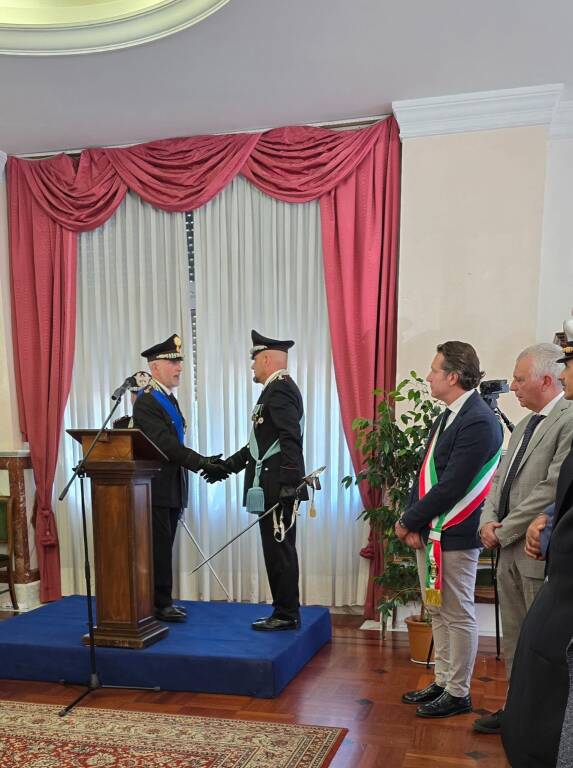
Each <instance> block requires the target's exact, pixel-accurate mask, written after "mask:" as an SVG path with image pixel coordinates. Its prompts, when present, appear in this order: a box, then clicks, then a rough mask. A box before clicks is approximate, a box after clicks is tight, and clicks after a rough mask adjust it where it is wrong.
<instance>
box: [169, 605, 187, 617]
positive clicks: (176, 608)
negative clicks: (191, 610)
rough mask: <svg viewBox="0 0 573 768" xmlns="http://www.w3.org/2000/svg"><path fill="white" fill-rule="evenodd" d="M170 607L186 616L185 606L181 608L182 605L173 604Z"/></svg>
mask: <svg viewBox="0 0 573 768" xmlns="http://www.w3.org/2000/svg"><path fill="white" fill-rule="evenodd" d="M172 607H173V608H175V610H177V611H179V612H180V613H182V614H183V615H184V616H187V608H185V606H183V605H175V603H174V604H173V606H172Z"/></svg>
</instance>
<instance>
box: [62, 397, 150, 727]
mask: <svg viewBox="0 0 573 768" xmlns="http://www.w3.org/2000/svg"><path fill="white" fill-rule="evenodd" d="M120 389H121V388H120ZM119 392H120V390H119V389H118V390H116V392H114V395H113V399H114V400H115V403H114V406H113V408H112V409H111V411H110V412H109V414H108V416H107V418H106V419H105V421H104V423H103V424H102V426H101V428H100V430H99V432H98V433H97V434H96V436H95V437H94V439H93V441H92V443H91V445H90V447H89V448H88V450H87V451H86V453H85V456H84V457H83V458H82V459H81V460H80V461H79V462H78V463H77V465H76V466H75V467H74V471H73V473H72V476H71V478H70V480H69V482H68V484H67V485H66V487H65V488H64V490H63V491H62V492H61V493H60V495H59V496H58V501H63V500H64V499H65V498H66V496H67V494H68V491H69V490H70V487H71V485H72V483H73V482H74V480H75V479H76V477H79V479H80V499H81V511H82V534H83V542H84V578H85V582H86V604H87V614H88V636H89V649H90V678H89V683H88V684H87V688H86V690H85V691H83V692H82V693H80V695H79V696H77V697H76V698H75V699H74V700H73V701H72V703H71V704H68V705H67V706H65V707H64V708H63V709H61V710H60V711H59V712H58V715H59V716H60V717H65V715H67V714H68V712H71V710H72V709H73V708H74V707H75V706H77V705H78V704H79V703H80V701H82V700H83V699H85V697H86V696H89V694H90V693H93V692H94V691H97V690H98V689H100V688H118V689H123V690H134V691H159V690H161V689H160V688H159V686H158V685H156V686H153V687H151V688H149V687H143V686H141V687H140V686H133V685H103V684H102V683H101V682H100V679H99V676H98V672H97V661H96V650H95V649H96V645H95V637H94V626H95V625H94V617H93V605H92V587H91V571H90V560H89V549H88V526H87V522H86V505H85V497H84V478H85V476H86V461H87V459H89V457H90V455H91V453H92V451H93V450H94V448H95V446H96V444H97V442H98V440H99V438H100V436H101V434H102V433H103V431H104V430H105V428H106V426H107V425H108V424H109V422H110V420H111V417H112V416H113V414H114V413H115V411H116V410H117V407H118V406H119V404H120V402H121V396H122V395H123V393H124V392H125V389H124V390H123V392H121V394H119Z"/></svg>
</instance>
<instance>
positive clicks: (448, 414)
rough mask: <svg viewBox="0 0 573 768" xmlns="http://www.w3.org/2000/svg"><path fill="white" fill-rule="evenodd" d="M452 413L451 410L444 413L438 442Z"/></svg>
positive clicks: (447, 409)
mask: <svg viewBox="0 0 573 768" xmlns="http://www.w3.org/2000/svg"><path fill="white" fill-rule="evenodd" d="M450 413H451V411H450V409H449V408H446V409H445V411H444V412H443V413H442V419H441V421H440V424H439V426H438V437H437V440H439V439H440V437H441V434H442V432H443V431H444V429H445V428H446V422H447V420H448V418H449V416H450Z"/></svg>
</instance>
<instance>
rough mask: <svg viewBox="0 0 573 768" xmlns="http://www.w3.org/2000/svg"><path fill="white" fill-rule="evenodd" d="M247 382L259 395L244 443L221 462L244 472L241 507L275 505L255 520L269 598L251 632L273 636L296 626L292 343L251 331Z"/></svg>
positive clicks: (296, 413) (298, 470)
mask: <svg viewBox="0 0 573 768" xmlns="http://www.w3.org/2000/svg"><path fill="white" fill-rule="evenodd" d="M251 338H252V342H253V347H252V349H251V358H252V361H253V363H252V365H251V368H252V370H253V379H254V381H255V382H256V383H258V384H262V385H263V391H262V392H261V395H260V397H259V399H258V400H257V403H256V405H255V407H254V409H253V412H252V422H253V424H252V429H251V436H250V439H249V443H248V444H247V445H246V446H244V448H241V450H240V451H237V453H235V454H233V455H232V456H230V457H229V458H228V459H226V460H225V462H224V466H225V467H226V469H227V470H228V471H229V472H233V473H237V472H241V471H242V470H243V469H244V470H245V486H244V497H243V504H244V506H246V507H247V510H248V511H249V512H253V513H261V512H263V511H265V510H268V509H269V508H270V507H272V506H273V505H274V504H276V503H277V502H279V501H280V511H279V512H277V513H274V514H272V515H267V516H266V517H264V518H262V519H261V520H260V523H259V525H260V531H261V540H262V545H263V553H264V556H265V566H266V570H267V576H268V579H269V584H270V587H271V593H272V596H273V609H274V610H273V612H272V614H271V616H268V617H265V618H262V619H258V620H257V621H255V622H254V623H253V624H252V627H253V629H256V630H260V631H265V632H274V631H277V630H286V629H297V627H298V626H299V625H300V603H299V590H298V557H297V552H296V529H295V526H294V522H295V520H293V506H294V502H295V499H296V498H298V499H307V498H308V493H307V490H306V487H303V489H302V490H301V491H298V492H297V486H299V485H300V483H301V481H302V479H303V477H304V474H305V470H304V458H303V455H302V430H303V420H304V408H303V404H302V396H301V394H300V390H299V388H298V387H297V385H296V384H295V383H294V381H293V380H292V379H291V377H290V375H289V373H288V371H287V360H288V350H289V349H290V348H291V347H292V346H293V344H294V341H281V340H279V339H269V338H267V337H266V336H262V335H261V334H260V333H258V332H257V331H254V330H253V331H251Z"/></svg>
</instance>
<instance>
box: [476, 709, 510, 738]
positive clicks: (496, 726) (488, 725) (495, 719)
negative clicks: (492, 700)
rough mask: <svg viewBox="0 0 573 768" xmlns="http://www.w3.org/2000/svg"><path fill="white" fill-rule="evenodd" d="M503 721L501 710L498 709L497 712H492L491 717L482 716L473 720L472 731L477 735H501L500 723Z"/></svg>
mask: <svg viewBox="0 0 573 768" xmlns="http://www.w3.org/2000/svg"><path fill="white" fill-rule="evenodd" d="M502 719H503V709H498V710H497V712H493V713H492V714H491V715H484V716H483V717H478V719H477V720H474V725H473V727H474V731H477V732H478V733H493V734H497V735H500V734H501V721H502Z"/></svg>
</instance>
